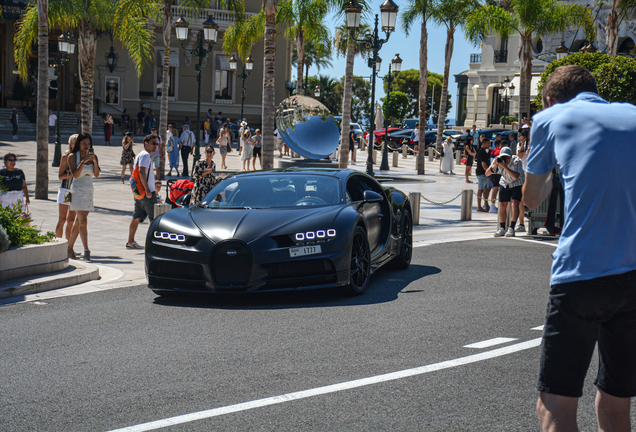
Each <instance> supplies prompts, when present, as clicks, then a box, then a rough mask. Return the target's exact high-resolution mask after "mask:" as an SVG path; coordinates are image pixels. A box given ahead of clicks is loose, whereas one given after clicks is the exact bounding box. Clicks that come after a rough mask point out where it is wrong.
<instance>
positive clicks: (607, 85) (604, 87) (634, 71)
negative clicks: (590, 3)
mask: <svg viewBox="0 0 636 432" xmlns="http://www.w3.org/2000/svg"><path fill="white" fill-rule="evenodd" d="M574 64H575V65H580V66H583V67H585V68H587V69H589V70H590V71H592V73H593V74H594V76H595V77H596V82H597V84H598V92H599V95H601V97H602V98H603V99H605V100H608V101H609V102H630V103H633V104H636V86H634V82H636V59H633V58H629V57H611V56H610V55H608V54H604V53H601V52H595V53H586V52H578V53H574V54H570V55H568V56H567V57H565V58H562V59H561V60H554V61H552V62H551V63H550V64H549V65H548V66H547V67H546V68H545V71H544V72H543V73H542V74H541V78H540V79H539V84H538V86H537V96H536V97H535V98H534V102H535V105H536V106H537V110H540V109H542V107H543V101H542V100H541V92H542V90H543V86H544V85H545V83H546V82H547V80H548V77H549V76H550V74H551V73H552V72H554V70H555V69H556V68H557V67H559V66H565V65H574Z"/></svg>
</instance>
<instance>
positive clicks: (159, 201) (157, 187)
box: [155, 180, 163, 204]
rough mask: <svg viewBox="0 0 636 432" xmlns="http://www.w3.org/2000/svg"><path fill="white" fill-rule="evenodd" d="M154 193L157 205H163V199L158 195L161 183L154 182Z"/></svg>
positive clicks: (158, 181)
mask: <svg viewBox="0 0 636 432" xmlns="http://www.w3.org/2000/svg"><path fill="white" fill-rule="evenodd" d="M155 192H156V193H157V204H163V198H161V195H160V194H159V193H160V192H161V181H160V180H157V181H155Z"/></svg>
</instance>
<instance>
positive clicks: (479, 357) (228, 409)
mask: <svg viewBox="0 0 636 432" xmlns="http://www.w3.org/2000/svg"><path fill="white" fill-rule="evenodd" d="M540 344H541V338H537V339H531V340H529V341H526V342H520V343H517V344H514V345H510V346H507V347H503V348H497V349H494V350H491V351H485V352H482V353H479V354H473V355H469V356H465V357H460V358H456V359H452V360H446V361H443V362H440V363H433V364H430V365H426V366H420V367H416V368H412V369H405V370H401V371H397V372H391V373H387V374H383V375H376V376H372V377H369V378H361V379H357V380H353V381H346V382H342V383H339V384H332V385H327V386H324V387H318V388H314V389H309V390H302V391H298V392H294V393H287V394H283V395H279V396H272V397H268V398H264V399H257V400H254V401H250V402H243V403H239V404H235V405H228V406H225V407H219V408H213V409H210V410H205V411H199V412H194V413H190V414H184V415H180V416H176V417H170V418H165V419H162V420H156V421H152V422H148V423H142V424H138V425H135V426H128V427H125V428H121V429H115V430H112V431H110V432H143V431H150V430H156V429H161V428H164V427H168V426H174V425H178V424H184V423H189V422H193V421H197V420H203V419H207V418H211V417H218V416H221V415H224V414H230V413H235V412H240V411H247V410H251V409H254V408H260V407H265V406H269V405H276V404H281V403H284V402H290V401H294V400H299V399H305V398H309V397H313V396H319V395H324V394H328V393H335V392H339V391H343V390H350V389H354V388H358V387H364V386H368V385H372V384H378V383H382V382H388V381H394V380H398V379H402V378H407V377H411V376H417V375H422V374H425V373H429V372H435V371H439V370H442V369H449V368H453V367H457V366H463V365H467V364H470V363H476V362H480V361H484V360H489V359H491V358H495V357H501V356H504V355H508V354H513V353H516V352H519V351H524V350H527V349H531V348H535V347H538V346H539V345H540Z"/></svg>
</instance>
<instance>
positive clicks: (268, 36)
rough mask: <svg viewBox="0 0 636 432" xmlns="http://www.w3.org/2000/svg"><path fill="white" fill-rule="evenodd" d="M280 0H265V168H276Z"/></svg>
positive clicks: (263, 111) (263, 112)
mask: <svg viewBox="0 0 636 432" xmlns="http://www.w3.org/2000/svg"><path fill="white" fill-rule="evenodd" d="M277 12H278V0H263V14H264V15H265V26H264V29H265V32H264V34H265V38H264V39H265V40H264V43H263V45H264V48H263V53H264V54H263V108H262V116H261V117H262V123H263V125H262V126H263V127H262V129H263V131H262V132H263V134H262V135H263V149H262V151H263V169H266V170H270V169H273V168H274V144H275V143H274V130H275V129H276V122H275V118H274V115H275V111H276V107H275V105H274V104H275V102H276V80H275V78H276V14H277Z"/></svg>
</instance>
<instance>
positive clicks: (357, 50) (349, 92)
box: [331, 0, 370, 168]
mask: <svg viewBox="0 0 636 432" xmlns="http://www.w3.org/2000/svg"><path fill="white" fill-rule="evenodd" d="M331 1H332V6H333V7H334V9H335V10H336V11H337V12H338V13H339V16H344V8H345V7H346V6H347V5H348V4H349V0H331ZM357 3H358V4H359V5H360V6H362V8H363V14H364V13H365V12H366V13H368V11H369V10H370V8H369V4H368V2H367V1H365V0H358V1H357ZM369 31H370V28H369V27H368V26H367V25H364V24H361V25H360V27H359V28H358V29H357V30H354V31H349V29H347V27H346V25H344V24H343V25H340V26H339V27H338V29H337V30H336V35H335V38H334V46H335V47H336V52H337V53H338V54H339V55H344V56H345V58H346V59H347V61H346V67H345V80H344V88H343V96H342V122H340V157H339V158H338V166H339V167H340V168H346V167H347V166H348V165H349V146H348V145H346V144H345V143H347V142H349V135H348V134H349V127H350V126H351V106H352V102H353V65H354V59H355V56H356V55H358V54H361V55H364V54H366V53H367V51H368V50H367V49H366V47H364V46H362V45H361V44H359V43H356V42H355V39H358V40H359V39H362V37H363V36H364V35H366V34H367V33H368V32H369Z"/></svg>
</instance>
